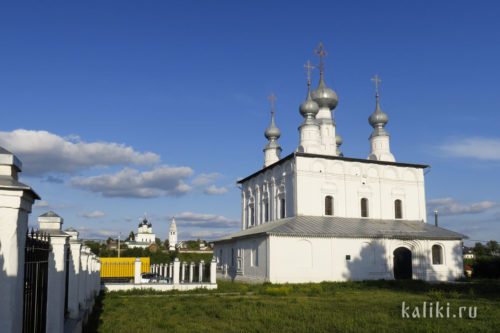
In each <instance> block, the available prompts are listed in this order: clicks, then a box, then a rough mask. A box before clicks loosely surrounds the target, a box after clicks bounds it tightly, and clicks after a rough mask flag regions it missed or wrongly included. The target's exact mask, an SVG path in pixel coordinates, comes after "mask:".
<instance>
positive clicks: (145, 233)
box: [125, 217, 156, 249]
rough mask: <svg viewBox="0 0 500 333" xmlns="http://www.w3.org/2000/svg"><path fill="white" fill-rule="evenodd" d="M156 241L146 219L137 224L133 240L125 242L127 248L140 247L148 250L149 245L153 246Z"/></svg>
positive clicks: (149, 223)
mask: <svg viewBox="0 0 500 333" xmlns="http://www.w3.org/2000/svg"><path fill="white" fill-rule="evenodd" d="M155 240H156V235H155V234H154V233H153V225H152V224H151V222H149V221H148V219H147V218H146V217H144V220H142V223H139V226H138V228H137V234H136V235H135V240H133V241H128V242H125V244H127V246H128V247H131V248H132V247H140V248H143V249H145V248H148V247H149V246H150V245H151V244H154V243H155Z"/></svg>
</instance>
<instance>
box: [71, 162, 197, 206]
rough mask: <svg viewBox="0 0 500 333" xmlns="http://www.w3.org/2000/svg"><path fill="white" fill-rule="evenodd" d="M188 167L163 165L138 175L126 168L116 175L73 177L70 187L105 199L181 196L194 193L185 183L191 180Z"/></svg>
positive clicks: (191, 171) (190, 171)
mask: <svg viewBox="0 0 500 333" xmlns="http://www.w3.org/2000/svg"><path fill="white" fill-rule="evenodd" d="M192 174H193V170H192V169H191V168H189V167H169V166H167V165H163V166H160V167H157V168H155V169H153V170H151V171H144V172H139V171H138V170H135V169H131V168H125V169H123V170H121V171H119V172H117V173H115V174H103V175H99V176H92V177H88V178H84V177H73V178H72V179H71V184H72V185H73V186H74V187H76V188H80V189H84V190H87V191H90V192H94V193H100V194H101V195H103V196H105V197H135V198H152V197H159V196H180V195H183V194H186V193H188V192H189V191H191V187H190V186H189V185H186V184H185V183H184V180H185V179H186V178H189V177H191V176H192Z"/></svg>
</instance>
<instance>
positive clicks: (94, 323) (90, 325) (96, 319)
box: [82, 291, 106, 333]
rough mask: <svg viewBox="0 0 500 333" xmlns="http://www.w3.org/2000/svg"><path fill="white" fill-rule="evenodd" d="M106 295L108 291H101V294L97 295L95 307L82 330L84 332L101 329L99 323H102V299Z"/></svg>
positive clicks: (90, 332)
mask: <svg viewBox="0 0 500 333" xmlns="http://www.w3.org/2000/svg"><path fill="white" fill-rule="evenodd" d="M105 297H106V293H105V292H104V291H101V293H100V294H99V296H97V297H96V299H95V303H94V309H93V311H92V313H91V314H90V316H89V318H88V320H87V323H86V324H85V325H83V328H82V332H83V333H94V332H97V331H98V329H99V325H102V319H101V314H102V311H103V306H102V301H103V300H104V298H105Z"/></svg>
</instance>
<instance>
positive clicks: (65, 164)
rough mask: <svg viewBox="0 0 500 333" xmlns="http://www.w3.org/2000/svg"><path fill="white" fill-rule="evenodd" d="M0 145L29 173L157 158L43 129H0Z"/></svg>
mask: <svg viewBox="0 0 500 333" xmlns="http://www.w3.org/2000/svg"><path fill="white" fill-rule="evenodd" d="M0 146H2V147H4V148H6V149H8V150H10V151H11V152H12V153H14V154H16V155H17V157H19V159H20V160H21V161H22V162H23V173H24V174H25V175H31V176H40V175H43V174H45V173H48V172H58V173H72V172H75V171H78V170H82V169H88V168H94V167H106V166H113V165H152V164H155V163H158V162H159V161H160V156H158V155H157V154H154V153H150V152H146V153H140V152H137V151H135V150H134V149H133V148H132V147H130V146H125V145H124V144H119V143H114V142H84V141H81V140H80V138H79V137H77V136H71V137H66V138H63V137H61V136H58V135H56V134H52V133H49V132H47V131H32V130H25V129H18V130H15V131H12V132H0Z"/></svg>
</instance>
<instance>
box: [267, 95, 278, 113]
mask: <svg viewBox="0 0 500 333" xmlns="http://www.w3.org/2000/svg"><path fill="white" fill-rule="evenodd" d="M267 99H268V100H270V101H271V114H273V115H274V101H275V100H277V98H276V96H274V93H271V95H269V97H268V98H267Z"/></svg>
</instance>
